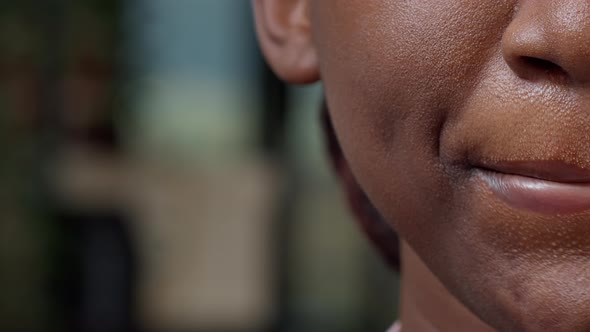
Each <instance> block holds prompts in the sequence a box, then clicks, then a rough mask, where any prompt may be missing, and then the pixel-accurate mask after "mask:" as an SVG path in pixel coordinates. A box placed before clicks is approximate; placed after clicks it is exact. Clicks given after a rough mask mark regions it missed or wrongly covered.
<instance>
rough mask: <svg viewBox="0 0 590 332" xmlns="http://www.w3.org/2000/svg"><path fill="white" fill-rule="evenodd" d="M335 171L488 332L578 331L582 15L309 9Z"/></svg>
mask: <svg viewBox="0 0 590 332" xmlns="http://www.w3.org/2000/svg"><path fill="white" fill-rule="evenodd" d="M308 9H309V13H310V23H309V27H310V29H309V30H310V34H311V44H312V45H313V48H314V52H315V53H316V56H317V67H318V73H319V76H320V77H321V80H322V81H323V84H324V86H325V93H326V97H327V100H328V104H329V108H330V112H331V116H332V119H333V122H334V126H335V129H336V133H337V135H338V138H339V140H340V143H341V145H342V149H343V151H344V154H345V156H346V158H347V160H348V163H349V166H350V168H351V169H352V172H353V174H355V176H356V178H357V180H358V182H359V184H360V186H361V187H362V188H363V189H364V190H365V191H366V193H367V194H368V196H369V197H370V199H371V200H372V201H373V203H374V204H375V206H376V207H377V208H378V209H379V211H380V212H381V213H382V214H383V215H384V217H385V218H386V219H387V220H388V221H389V222H391V224H392V225H393V226H394V228H395V229H396V230H397V232H398V233H399V235H400V237H401V238H403V239H404V240H405V241H406V242H407V243H408V244H409V245H410V246H411V247H412V248H413V249H414V250H415V251H416V252H417V253H418V254H419V256H420V257H421V258H422V259H423V261H424V262H425V263H426V265H427V266H428V267H429V268H430V269H431V271H432V272H433V273H434V274H435V275H436V276H437V277H438V278H439V279H440V280H441V281H442V282H443V284H444V285H445V286H446V287H447V288H448V289H449V290H450V291H451V292H452V293H453V294H454V295H455V296H456V297H457V298H458V299H459V300H460V301H461V302H463V303H464V304H465V305H467V306H468V307H469V308H470V309H471V310H472V311H473V312H475V313H476V314H477V315H478V316H480V317H481V318H482V319H483V320H484V321H486V322H488V323H490V324H492V325H493V326H494V327H496V328H498V329H500V330H531V331H541V330H544V331H556V330H566V331H588V330H590V315H589V314H588V313H590V1H582V0H554V1H538V0H522V1H517V0H487V1H486V0H484V1H481V0H478V1H473V0H453V1H448V0H412V1H406V0H316V1H310V2H309V8H308Z"/></svg>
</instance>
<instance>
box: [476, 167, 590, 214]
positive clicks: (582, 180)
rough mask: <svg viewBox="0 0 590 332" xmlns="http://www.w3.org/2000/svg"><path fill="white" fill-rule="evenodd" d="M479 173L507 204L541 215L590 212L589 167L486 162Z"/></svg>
mask: <svg viewBox="0 0 590 332" xmlns="http://www.w3.org/2000/svg"><path fill="white" fill-rule="evenodd" d="M476 175H477V176H478V177H479V178H480V179H482V180H483V181H484V182H485V183H486V185H487V187H488V188H489V189H490V190H491V191H492V192H493V193H494V194H495V195H496V196H497V197H499V198H500V199H501V200H503V201H504V202H506V203H507V204H508V205H510V206H512V207H514V208H518V209H524V210H529V211H531V212H535V213H541V214H552V215H559V214H574V213H581V212H585V211H590V170H585V169H582V168H579V167H576V166H572V165H569V164H566V163H563V162H560V161H527V162H499V163H486V164H485V165H483V166H476Z"/></svg>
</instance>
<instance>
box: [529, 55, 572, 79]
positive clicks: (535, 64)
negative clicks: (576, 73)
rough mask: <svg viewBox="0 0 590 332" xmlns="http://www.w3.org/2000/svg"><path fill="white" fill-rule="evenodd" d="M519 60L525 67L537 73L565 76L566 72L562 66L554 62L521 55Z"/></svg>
mask: <svg viewBox="0 0 590 332" xmlns="http://www.w3.org/2000/svg"><path fill="white" fill-rule="evenodd" d="M520 61H521V62H522V64H523V65H524V66H525V67H528V68H529V69H530V70H532V71H534V72H536V73H537V74H543V75H549V76H553V77H565V76H567V73H566V71H565V70H563V68H561V67H560V66H559V65H557V64H556V63H554V62H551V61H549V60H544V59H540V58H535V57H530V56H522V57H520Z"/></svg>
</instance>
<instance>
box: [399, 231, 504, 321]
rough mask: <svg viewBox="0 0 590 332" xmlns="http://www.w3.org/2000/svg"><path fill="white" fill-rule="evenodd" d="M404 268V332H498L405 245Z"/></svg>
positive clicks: (402, 311)
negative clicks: (458, 297)
mask: <svg viewBox="0 0 590 332" xmlns="http://www.w3.org/2000/svg"><path fill="white" fill-rule="evenodd" d="M401 268H402V280H401V303H400V307H401V322H402V326H403V332H418V331H420V332H422V331H424V332H430V331H470V332H471V331H473V332H492V331H494V330H493V329H492V328H491V327H489V326H488V325H487V324H485V323H484V322H482V321H481V320H480V319H479V318H477V316H475V315H474V314H473V313H471V311H469V310H468V309H467V308H466V307H465V306H464V305H463V304H461V303H460V302H459V301H458V300H457V299H456V298H455V297H454V296H453V295H452V294H451V293H449V291H448V290H447V289H446V288H445V287H444V286H443V285H442V284H441V283H440V281H439V280H438V279H437V278H436V277H435V276H434V274H432V272H430V270H429V269H428V268H427V267H426V265H425V264H424V262H422V260H421V259H420V257H418V255H417V254H416V253H415V252H414V250H413V249H412V248H410V247H409V246H408V245H407V244H406V243H405V242H403V243H401Z"/></svg>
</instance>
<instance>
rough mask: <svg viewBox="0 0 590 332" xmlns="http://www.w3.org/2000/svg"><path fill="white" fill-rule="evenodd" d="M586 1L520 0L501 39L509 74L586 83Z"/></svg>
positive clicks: (589, 21) (589, 27) (589, 19)
mask: <svg viewBox="0 0 590 332" xmlns="http://www.w3.org/2000/svg"><path fill="white" fill-rule="evenodd" d="M589 2H590V1H588V0H552V1H545V0H522V1H520V2H519V6H518V8H517V10H516V12H515V16H514V18H513V20H512V22H511V23H510V24H509V26H508V27H507V29H506V31H505V33H504V36H503V37H502V52H503V56H504V59H505V61H506V63H507V64H508V65H509V66H510V68H511V69H512V71H513V72H514V73H516V74H517V75H518V76H520V77H521V78H523V79H527V80H547V79H550V80H555V79H558V80H564V79H565V80H567V81H568V82H574V83H577V84H584V83H588V82H589V81H590V4H589Z"/></svg>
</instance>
